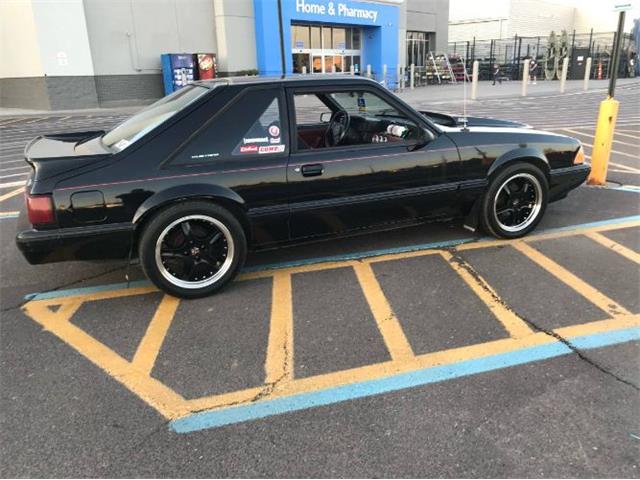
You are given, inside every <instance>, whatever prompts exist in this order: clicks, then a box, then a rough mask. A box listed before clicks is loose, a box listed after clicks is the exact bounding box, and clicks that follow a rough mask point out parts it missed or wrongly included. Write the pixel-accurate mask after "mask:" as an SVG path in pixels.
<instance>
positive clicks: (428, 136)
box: [420, 128, 436, 144]
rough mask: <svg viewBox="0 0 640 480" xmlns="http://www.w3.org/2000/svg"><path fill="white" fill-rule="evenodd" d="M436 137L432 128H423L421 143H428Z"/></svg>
mask: <svg viewBox="0 0 640 480" xmlns="http://www.w3.org/2000/svg"><path fill="white" fill-rule="evenodd" d="M435 139H436V135H435V133H433V132H432V131H431V130H429V129H426V128H423V129H422V134H421V135H420V143H422V144H427V143H429V142H433V141H434V140H435Z"/></svg>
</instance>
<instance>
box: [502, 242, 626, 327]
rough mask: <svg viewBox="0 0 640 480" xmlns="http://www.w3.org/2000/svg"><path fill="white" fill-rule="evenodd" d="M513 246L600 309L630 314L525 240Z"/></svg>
mask: <svg viewBox="0 0 640 480" xmlns="http://www.w3.org/2000/svg"><path fill="white" fill-rule="evenodd" d="M513 247H514V248H515V249H517V250H518V251H520V252H521V253H522V254H524V255H525V256H527V257H528V258H529V259H531V260H533V261H534V262H536V263H537V264H538V265H540V266H541V267H542V268H544V269H545V270H546V271H548V272H549V273H550V274H551V275H553V276H554V277H556V278H557V279H558V280H560V281H562V282H564V283H565V284H567V285H568V286H569V287H571V288H573V289H574V290H575V291H576V292H578V293H579V294H580V295H582V296H583V297H585V298H586V299H587V300H589V301H590V302H591V303H593V304H594V305H596V306H597V307H598V308H600V309H601V310H603V311H605V312H607V313H609V314H611V315H612V316H614V317H616V316H619V315H631V312H629V311H628V310H627V309H626V308H624V307H622V306H621V305H619V304H618V303H616V302H615V301H613V300H612V299H610V298H609V297H607V296H606V295H605V294H604V293H602V292H600V291H599V290H597V289H595V288H594V287H592V286H591V285H589V284H588V283H586V282H585V281H584V280H582V279H580V278H578V277H577V276H576V275H574V274H573V273H571V272H570V271H569V270H567V269H566V268H564V267H563V266H561V265H559V264H557V263H556V262H554V261H553V260H551V259H550V258H549V257H547V256H545V255H543V254H542V253H540V252H539V251H538V250H536V249H535V248H533V247H531V246H529V245H527V244H526V243H525V242H515V243H513Z"/></svg>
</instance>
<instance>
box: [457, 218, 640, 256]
mask: <svg viewBox="0 0 640 480" xmlns="http://www.w3.org/2000/svg"><path fill="white" fill-rule="evenodd" d="M638 226H640V220H634V221H630V222H625V223H624V224H620V223H611V224H608V225H600V226H597V227H593V226H591V227H585V228H576V229H572V230H559V231H556V232H548V233H536V234H530V235H528V236H527V237H526V238H525V239H521V240H485V241H481V242H471V243H464V244H462V245H458V246H456V250H458V251H460V252H462V251H465V250H476V249H478V248H488V247H499V246H503V245H511V244H514V243H521V242H534V241H539V240H551V239H554V238H564V237H573V236H575V235H583V234H584V233H586V232H606V231H609V230H618V229H621V228H633V227H638Z"/></svg>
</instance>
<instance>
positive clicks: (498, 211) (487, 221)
mask: <svg viewBox="0 0 640 480" xmlns="http://www.w3.org/2000/svg"><path fill="white" fill-rule="evenodd" d="M527 184H528V185H529V186H528V187H526V185H527ZM505 185H507V187H506V188H505ZM520 185H522V186H521V187H520ZM518 188H520V189H521V190H518ZM511 190H514V191H513V193H511ZM531 191H534V194H535V198H534V199H532V198H531ZM496 197H498V198H496ZM548 198H549V182H548V181H547V177H546V176H545V175H544V173H543V172H542V171H541V170H540V169H539V168H538V167H536V166H535V165H533V164H531V163H526V162H517V163H514V164H513V165H509V166H508V167H506V168H504V169H503V170H500V171H499V172H497V173H496V174H495V175H494V176H493V178H492V179H491V182H490V183H489V187H488V189H487V191H486V192H485V194H484V196H483V197H482V200H481V208H480V223H481V225H482V228H483V230H484V231H485V232H486V233H488V234H489V235H493V236H494V237H497V238H520V237H523V236H525V235H526V234H527V233H529V232H530V231H532V230H533V229H534V228H536V226H537V225H538V223H539V222H540V220H541V219H542V217H543V215H544V212H545V210H546V209H547V203H548ZM529 205H533V206H532V207H529ZM501 207H502V208H501ZM527 211H529V215H527ZM520 220H521V221H520Z"/></svg>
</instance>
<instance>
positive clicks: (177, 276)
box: [139, 202, 247, 298]
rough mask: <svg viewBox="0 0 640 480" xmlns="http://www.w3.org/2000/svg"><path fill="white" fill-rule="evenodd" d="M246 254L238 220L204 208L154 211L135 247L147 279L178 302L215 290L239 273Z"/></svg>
mask: <svg viewBox="0 0 640 480" xmlns="http://www.w3.org/2000/svg"><path fill="white" fill-rule="evenodd" d="M246 251H247V243H246V237H245V235H244V231H243V229H242V226H241V225H240V223H239V222H238V220H237V219H236V218H235V217H234V216H233V215H232V214H231V213H230V212H229V211H227V210H226V209H224V208H222V207H220V206H219V205H216V204H213V203H209V202H186V203H181V204H177V205H174V206H172V207H169V208H166V209H164V210H162V211H160V212H159V213H158V214H157V215H156V216H155V217H154V218H153V219H152V220H151V221H150V222H149V224H148V225H147V226H146V228H145V229H144V232H143V234H142V236H141V240H140V245H139V255H140V261H141V264H142V267H143V269H144V272H145V274H146V275H147V277H148V278H149V279H150V280H151V281H152V282H153V283H154V284H155V285H157V286H158V287H159V288H160V289H162V290H164V291H165V292H167V293H169V294H171V295H174V296H176V297H182V298H198V297H203V296H206V295H209V294H212V293H213V292H215V291H217V290H219V289H220V288H221V287H223V286H224V285H225V284H226V283H228V282H229V281H231V280H232V279H233V277H234V276H235V275H236V274H237V272H238V271H239V270H240V268H241V267H242V264H243V263H244V259H245V256H246Z"/></svg>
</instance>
